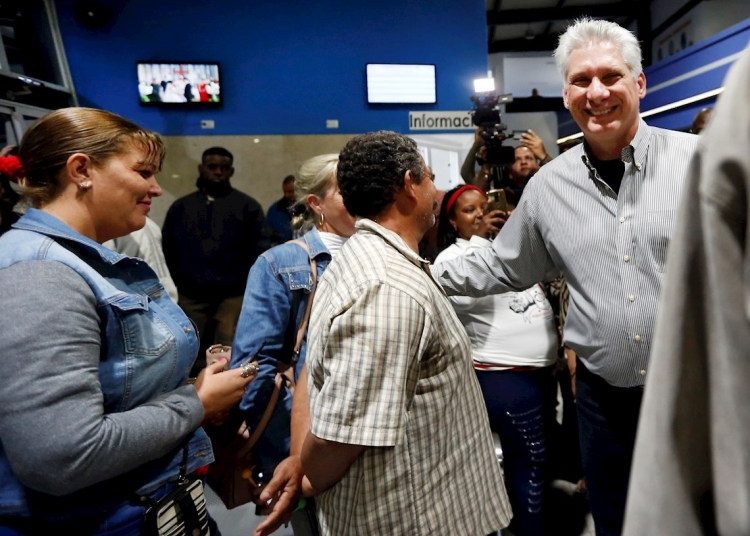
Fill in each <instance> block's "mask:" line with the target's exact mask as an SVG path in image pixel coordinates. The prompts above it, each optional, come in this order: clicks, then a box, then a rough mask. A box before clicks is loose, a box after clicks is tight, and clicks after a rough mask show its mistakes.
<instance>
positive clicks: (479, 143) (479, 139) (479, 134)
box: [474, 127, 484, 146]
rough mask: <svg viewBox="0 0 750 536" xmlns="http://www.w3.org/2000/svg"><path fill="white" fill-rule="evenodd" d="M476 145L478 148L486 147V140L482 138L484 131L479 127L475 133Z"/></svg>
mask: <svg viewBox="0 0 750 536" xmlns="http://www.w3.org/2000/svg"><path fill="white" fill-rule="evenodd" d="M474 145H477V146H483V145H484V138H483V137H482V129H481V128H479V127H477V129H476V130H475V131H474Z"/></svg>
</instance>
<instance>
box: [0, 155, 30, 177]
mask: <svg viewBox="0 0 750 536" xmlns="http://www.w3.org/2000/svg"><path fill="white" fill-rule="evenodd" d="M0 173H2V174H3V175H6V176H7V177H10V178H11V180H13V181H17V180H18V179H19V178H20V177H23V175H24V171H23V164H21V159H20V158H18V157H17V156H16V155H10V156H0Z"/></svg>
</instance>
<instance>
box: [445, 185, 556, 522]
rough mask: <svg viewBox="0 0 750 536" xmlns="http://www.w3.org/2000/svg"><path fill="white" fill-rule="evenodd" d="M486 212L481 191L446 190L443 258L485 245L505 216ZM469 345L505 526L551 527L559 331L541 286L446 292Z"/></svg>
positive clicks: (464, 188)
mask: <svg viewBox="0 0 750 536" xmlns="http://www.w3.org/2000/svg"><path fill="white" fill-rule="evenodd" d="M503 221H504V220H503V219H502V213H500V212H499V211H492V212H490V213H488V212H487V195H486V194H485V193H484V191H483V190H482V189H480V188H478V187H476V186H472V185H468V184H465V185H462V186H459V187H458V188H454V189H453V190H450V191H449V192H447V193H446V194H445V197H444V198H443V202H442V205H441V207H440V222H439V224H438V241H439V247H440V248H441V249H442V251H441V252H440V254H439V255H438V257H437V259H436V261H435V262H436V263H437V262H442V261H445V260H448V259H451V258H455V257H458V256H461V255H466V254H468V253H469V252H470V251H472V250H473V249H475V248H482V247H491V242H490V240H489V238H490V237H491V236H493V235H494V234H495V233H496V232H497V231H498V228H499V227H500V226H501V225H502V223H503ZM450 300H451V303H452V304H453V307H454V309H455V310H456V314H457V315H458V318H459V319H460V320H461V322H462V323H463V325H464V327H465V328H466V332H467V333H468V335H469V339H470V340H471V345H472V357H473V360H474V368H475V370H476V373H477V377H478V379H479V384H480V386H481V388H482V394H483V395H484V400H485V403H486V405H487V413H488V417H489V419H490V427H491V428H492V430H493V431H494V432H496V433H497V434H498V435H499V436H500V442H501V444H502V447H503V463H504V469H505V482H506V486H507V488H508V496H509V498H510V502H511V506H512V507H513V521H512V522H511V525H510V529H511V530H512V532H513V534H515V535H517V536H528V535H539V534H551V533H552V532H550V527H546V526H545V524H544V523H545V520H544V517H543V514H544V507H545V504H544V503H545V495H546V487H547V483H548V476H547V475H548V471H547V462H548V458H549V456H548V452H547V449H548V443H549V436H550V429H551V425H552V424H553V423H552V419H554V411H555V395H556V390H555V380H554V377H553V375H552V365H553V364H554V362H555V359H556V355H557V353H556V349H557V332H556V330H555V325H554V319H553V313H552V308H551V307H550V304H549V302H548V301H547V298H546V296H545V293H544V289H543V288H542V286H541V285H539V284H537V285H534V286H533V287H531V288H529V289H526V290H525V291H523V292H507V293H504V294H496V295H491V296H484V297H481V298H471V297H468V296H453V297H451V298H450Z"/></svg>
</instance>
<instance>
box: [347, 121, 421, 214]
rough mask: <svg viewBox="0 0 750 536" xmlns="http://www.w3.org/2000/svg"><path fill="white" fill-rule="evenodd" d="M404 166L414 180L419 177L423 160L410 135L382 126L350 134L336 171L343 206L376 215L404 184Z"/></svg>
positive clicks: (352, 211)
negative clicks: (378, 128)
mask: <svg viewBox="0 0 750 536" xmlns="http://www.w3.org/2000/svg"><path fill="white" fill-rule="evenodd" d="M407 170H408V171H411V176H412V177H413V178H414V182H416V183H419V182H420V181H421V180H422V175H423V171H424V160H423V159H422V155H421V154H420V153H419V150H418V149H417V144H416V142H415V141H414V140H412V139H411V138H408V137H406V136H403V135H401V134H397V133H396V132H389V131H385V130H381V131H379V132H370V133H367V134H361V135H359V136H355V137H353V138H352V139H351V140H349V141H348V142H347V144H346V145H345V146H344V148H343V149H342V150H341V154H339V165H338V171H337V177H338V181H339V190H340V191H341V196H342V197H343V198H344V206H346V210H348V211H349V213H350V214H351V215H353V216H357V217H364V218H374V217H376V216H377V215H378V214H380V213H381V212H382V211H383V210H384V209H385V208H386V207H387V206H388V205H390V204H391V203H393V200H394V198H395V196H396V193H397V192H398V191H399V190H400V189H401V188H403V187H404V175H405V173H406V171H407Z"/></svg>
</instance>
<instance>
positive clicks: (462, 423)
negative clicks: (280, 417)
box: [307, 220, 510, 536]
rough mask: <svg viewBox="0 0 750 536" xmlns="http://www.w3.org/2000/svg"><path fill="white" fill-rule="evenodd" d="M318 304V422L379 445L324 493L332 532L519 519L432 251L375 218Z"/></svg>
mask: <svg viewBox="0 0 750 536" xmlns="http://www.w3.org/2000/svg"><path fill="white" fill-rule="evenodd" d="M357 227H358V229H359V230H358V232H357V234H356V235H355V236H353V237H352V238H350V239H349V240H348V241H347V243H346V244H345V246H344V248H343V249H342V251H341V253H340V254H339V255H338V256H337V257H336V258H335V259H334V260H333V261H332V262H331V264H330V266H329V267H328V269H327V270H326V272H325V274H324V275H323V277H322V278H321V281H320V286H319V289H318V293H317V295H316V297H315V303H314V306H313V311H312V323H311V326H310V331H309V346H308V353H307V366H308V370H309V386H310V410H311V420H312V432H313V434H315V435H316V436H318V437H320V438H324V439H327V440H331V441H338V442H341V443H347V444H356V445H366V446H368V447H371V448H368V449H366V450H365V452H364V453H363V454H362V456H360V457H359V458H358V459H357V460H356V461H355V462H354V464H353V465H352V466H351V467H350V468H349V471H348V472H347V473H346V474H345V475H344V477H343V479H342V480H341V481H339V482H338V483H337V484H336V485H334V486H333V487H332V488H330V489H329V490H327V491H326V492H324V493H323V494H321V495H320V496H319V497H318V500H317V504H318V515H319V521H320V526H321V531H322V533H323V534H335V535H347V536H350V535H351V536H353V535H363V536H364V535H367V536H369V535H374V534H388V535H409V536H412V535H436V534H437V535H439V534H445V535H449V534H450V535H455V534H462V535H464V534H465V535H482V536H483V535H485V534H488V533H489V532H492V531H494V530H497V529H499V528H501V527H504V526H506V525H507V524H508V521H509V517H510V507H509V505H508V500H507V497H506V494H505V489H504V486H503V480H502V476H501V472H500V467H499V465H498V462H497V459H496V458H495V454H494V450H493V446H492V439H491V435H490V429H489V425H488V421H487V416H486V410H485V407H484V402H483V400H482V395H481V392H480V389H479V385H478V383H477V380H476V376H475V374H474V370H473V367H472V363H471V351H470V344H469V340H468V338H467V336H466V333H465V331H464V329H463V327H462V326H461V323H460V322H459V320H458V318H457V317H456V315H455V313H454V311H453V308H452V307H451V305H450V303H449V302H448V300H447V298H446V296H445V294H444V293H443V292H442V290H441V289H440V288H439V286H438V285H437V284H436V283H435V281H434V280H433V279H432V276H431V275H430V273H429V269H428V263H427V261H425V260H423V259H421V258H420V257H419V256H418V255H417V254H416V253H414V252H413V251H412V250H411V249H409V247H408V246H407V245H406V243H405V242H404V241H403V240H402V239H401V238H400V237H399V236H398V235H396V234H395V233H393V232H391V231H389V230H387V229H385V228H383V227H381V226H380V225H378V224H376V223H375V222H372V221H370V220H361V221H360V222H359V223H358V224H357Z"/></svg>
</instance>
